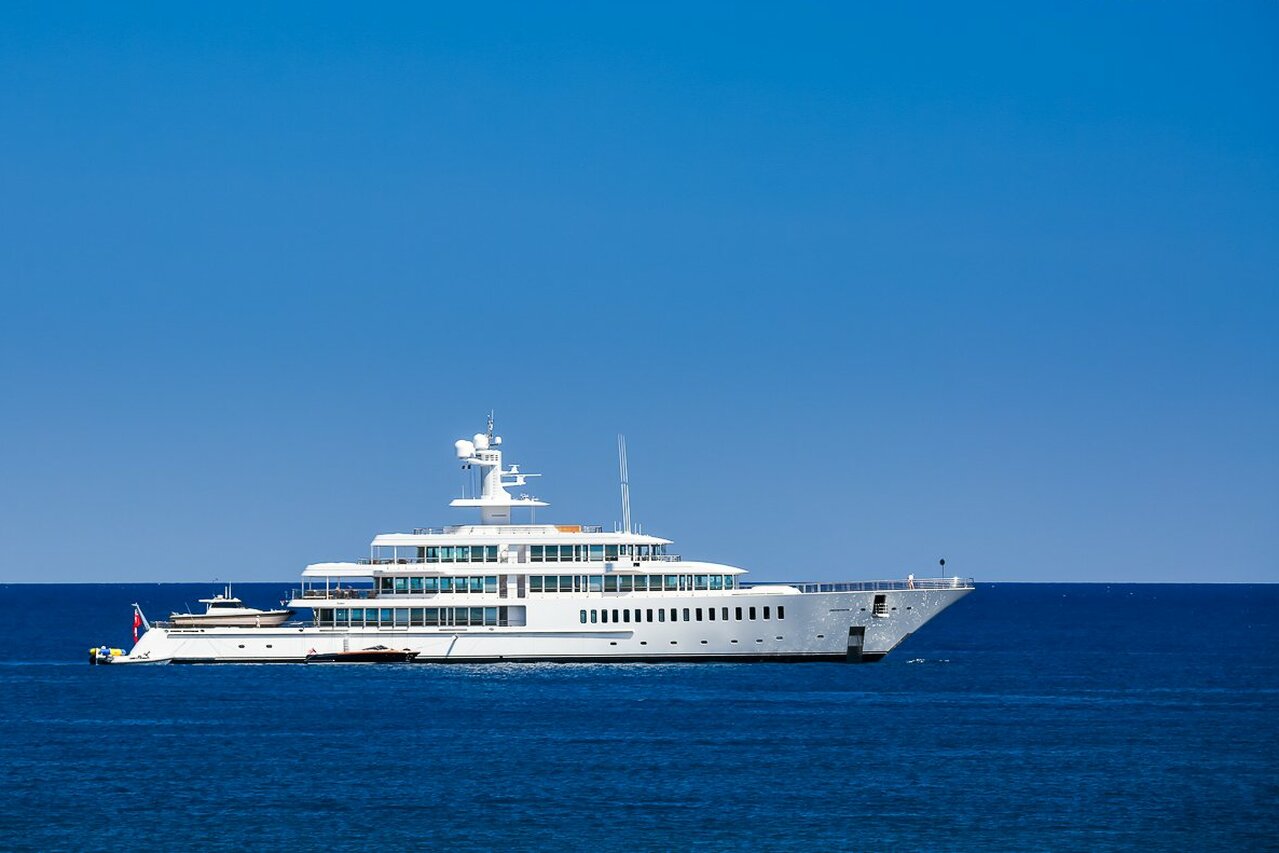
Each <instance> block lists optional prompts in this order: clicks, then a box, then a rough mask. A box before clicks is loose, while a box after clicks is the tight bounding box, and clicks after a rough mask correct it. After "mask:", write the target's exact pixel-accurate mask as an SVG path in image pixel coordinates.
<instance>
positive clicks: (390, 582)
mask: <svg viewBox="0 0 1279 853" xmlns="http://www.w3.org/2000/svg"><path fill="white" fill-rule="evenodd" d="M394 583H395V581H394V579H393V578H381V579H380V580H379V581H378V588H379V589H381V590H382V592H390V591H391V590H392V589H394ZM213 606H214V607H221V606H222V604H221V603H220V602H216V601H215V602H213Z"/></svg>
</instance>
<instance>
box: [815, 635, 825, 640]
mask: <svg viewBox="0 0 1279 853" xmlns="http://www.w3.org/2000/svg"><path fill="white" fill-rule="evenodd" d="M817 639H819V640H824V639H826V635H825V634H818V635H817Z"/></svg>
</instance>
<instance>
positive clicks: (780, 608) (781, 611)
mask: <svg viewBox="0 0 1279 853" xmlns="http://www.w3.org/2000/svg"><path fill="white" fill-rule="evenodd" d="M777 618H778V619H785V618H786V607H785V606H784V605H781V604H779V605H777Z"/></svg>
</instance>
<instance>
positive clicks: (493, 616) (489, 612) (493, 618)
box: [484, 607, 497, 625]
mask: <svg viewBox="0 0 1279 853" xmlns="http://www.w3.org/2000/svg"><path fill="white" fill-rule="evenodd" d="M484 624H485V625H496V624H497V608H496V607H485V608H484Z"/></svg>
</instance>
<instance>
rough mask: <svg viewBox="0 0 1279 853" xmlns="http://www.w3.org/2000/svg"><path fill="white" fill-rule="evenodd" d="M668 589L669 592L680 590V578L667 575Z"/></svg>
mask: <svg viewBox="0 0 1279 853" xmlns="http://www.w3.org/2000/svg"><path fill="white" fill-rule="evenodd" d="M666 588H667V589H668V590H676V589H679V577H678V576H676V575H667V576H666Z"/></svg>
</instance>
